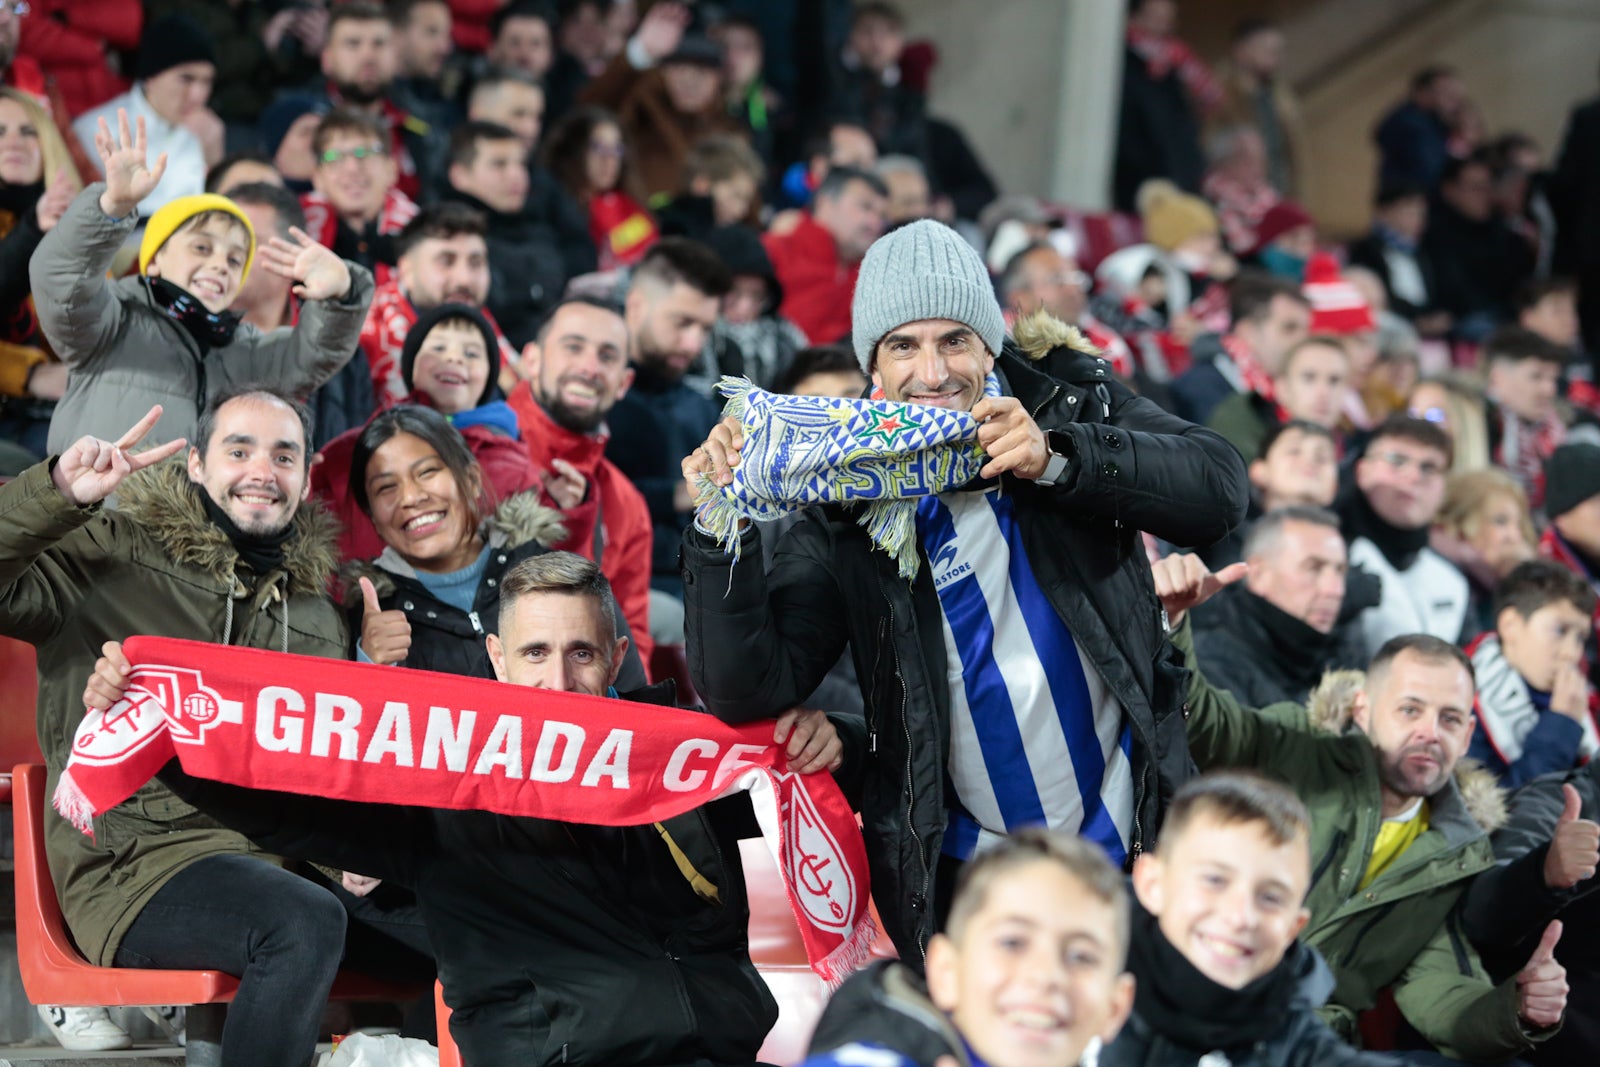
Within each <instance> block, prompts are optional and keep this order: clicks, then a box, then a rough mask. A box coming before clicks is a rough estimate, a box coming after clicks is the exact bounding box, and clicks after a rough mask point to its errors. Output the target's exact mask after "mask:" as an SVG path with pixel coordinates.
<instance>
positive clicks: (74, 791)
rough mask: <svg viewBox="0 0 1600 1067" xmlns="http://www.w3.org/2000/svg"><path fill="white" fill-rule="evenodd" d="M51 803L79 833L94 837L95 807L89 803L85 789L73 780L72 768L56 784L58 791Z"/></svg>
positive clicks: (63, 772) (62, 773) (63, 773)
mask: <svg viewBox="0 0 1600 1067" xmlns="http://www.w3.org/2000/svg"><path fill="white" fill-rule="evenodd" d="M50 803H51V804H53V805H55V809H56V811H58V812H60V813H61V816H62V818H64V819H66V820H67V821H68V822H70V823H71V824H72V825H73V826H74V827H75V828H76V829H77V830H78V832H79V833H83V834H88V835H89V836H90V837H93V836H94V805H92V804H90V803H89V798H88V797H87V796H85V795H84V792H83V789H82V788H81V787H80V786H79V785H78V783H77V782H75V781H74V780H73V778H72V770H71V769H70V768H69V769H67V770H65V771H62V772H61V780H60V781H58V782H56V791H55V793H54V794H53V795H52V796H51V798H50Z"/></svg>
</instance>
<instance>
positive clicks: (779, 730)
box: [772, 708, 844, 774]
mask: <svg viewBox="0 0 1600 1067" xmlns="http://www.w3.org/2000/svg"><path fill="white" fill-rule="evenodd" d="M772 741H773V743H774V744H778V745H783V746H784V750H783V751H784V754H785V755H786V756H788V757H789V769H790V770H791V771H794V772H795V773H796V774H815V773H816V772H817V771H836V770H838V769H839V765H840V764H841V763H843V762H844V744H843V743H842V742H841V741H840V740H839V732H838V731H837V730H836V729H835V728H834V725H833V723H831V722H829V721H828V716H827V715H825V714H823V713H822V712H820V711H813V710H811V709H810V708H790V709H789V710H788V711H786V712H784V713H783V714H782V715H780V716H778V722H777V725H776V726H775V727H774V728H773V731H772Z"/></svg>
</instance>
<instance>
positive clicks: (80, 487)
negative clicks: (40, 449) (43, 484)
mask: <svg viewBox="0 0 1600 1067" xmlns="http://www.w3.org/2000/svg"><path fill="white" fill-rule="evenodd" d="M160 419H161V405H160V404H157V405H156V406H155V407H153V408H151V409H150V413H149V414H147V415H146V416H145V417H144V418H142V419H140V420H139V421H138V422H137V423H135V424H134V426H133V429H131V430H129V431H128V432H127V433H125V434H123V435H122V437H121V438H119V439H118V440H117V441H116V442H114V443H113V442H111V441H102V440H100V438H98V437H81V438H79V439H78V441H77V443H76V444H74V445H73V446H72V447H70V448H68V449H67V450H66V451H65V452H63V453H61V459H60V460H59V461H58V462H57V463H56V466H55V470H53V471H51V472H50V480H51V481H53V482H55V483H56V488H57V489H59V490H60V491H61V495H62V496H64V497H66V498H67V500H68V501H70V502H71V503H73V504H76V505H77V506H78V507H80V508H81V507H87V506H88V505H90V504H97V503H99V502H100V501H102V500H104V499H105V498H106V497H108V496H110V495H111V494H112V492H114V491H115V490H116V488H117V486H118V485H120V484H121V483H122V479H124V478H126V477H127V476H128V475H130V474H132V473H133V472H134V471H137V470H143V469H144V468H146V467H148V466H150V465H151V464H152V463H160V462H161V461H162V460H164V459H166V458H167V457H168V456H170V455H172V454H173V453H174V452H176V451H178V449H180V448H182V447H183V446H184V445H185V444H187V443H188V442H186V441H185V440H184V439H183V438H181V437H180V438H178V439H177V440H176V441H168V442H167V443H166V444H164V445H157V446H156V447H154V448H152V449H150V450H149V451H147V452H140V453H139V454H138V455H132V454H130V453H129V452H128V449H130V448H132V447H133V446H134V445H136V444H138V443H139V442H140V441H142V440H144V435H145V434H147V433H149V432H150V428H151V427H152V426H154V425H155V424H156V423H157V422H158V421H160Z"/></svg>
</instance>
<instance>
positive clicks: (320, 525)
mask: <svg viewBox="0 0 1600 1067" xmlns="http://www.w3.org/2000/svg"><path fill="white" fill-rule="evenodd" d="M57 458H58V457H52V458H51V459H50V460H48V461H46V462H44V463H40V464H37V465H36V466H33V467H30V468H29V469H28V470H26V471H25V472H23V474H22V475H21V476H20V477H19V478H17V479H16V480H15V481H13V482H11V483H9V484H7V485H5V486H3V487H0V632H3V633H5V634H6V635H8V636H10V637H15V638H18V639H20V640H23V641H27V642H29V643H30V644H32V645H34V647H35V648H36V649H37V651H38V663H39V704H38V714H37V720H38V734H39V747H40V749H41V750H42V751H43V752H44V758H45V762H46V764H47V765H48V766H49V780H48V786H49V789H50V790H51V791H52V792H54V790H55V785H56V781H57V779H58V778H59V777H60V774H61V771H62V768H63V767H64V766H65V765H66V761H67V756H68V754H69V752H70V749H71V745H72V736H73V731H74V730H75V729H76V728H77V725H78V723H79V722H80V721H81V720H82V718H83V689H84V685H85V683H86V682H87V681H88V679H89V675H90V673H91V672H92V671H93V670H94V664H95V660H96V659H97V658H98V657H99V655H100V646H101V645H102V644H103V643H104V642H106V641H112V640H115V641H121V640H123V639H125V638H127V637H129V636H131V635H134V634H156V635H160V636H162V637H182V638H188V639H190V640H196V641H214V642H221V643H224V644H233V645H240V646H246V647H252V648H264V649H271V650H274V651H285V650H287V651H289V652H297V653H301V654H305V655H313V656H330V657H335V658H343V656H344V650H345V625H344V618H343V616H342V615H341V614H340V612H339V611H337V610H336V609H335V607H334V605H333V604H332V603H331V602H330V601H329V600H328V598H327V597H326V596H325V595H324V588H325V585H326V581H327V578H328V575H329V574H330V573H331V571H332V568H333V564H334V558H335V557H334V551H333V529H332V520H331V519H329V518H328V517H327V514H326V513H325V512H324V511H322V510H321V508H320V507H318V506H313V505H309V504H308V505H303V506H302V507H301V508H300V511H299V513H298V514H297V516H296V518H295V524H296V526H297V527H298V531H299V532H298V533H297V535H296V536H295V537H294V538H292V539H291V540H290V541H289V543H288V544H287V545H286V546H285V555H286V559H285V568H284V569H283V570H279V571H275V572H274V573H272V574H269V575H267V576H266V577H265V578H263V579H256V578H255V577H254V576H252V575H250V573H249V572H248V571H244V572H241V573H240V574H238V575H236V574H235V571H234V564H235V562H236V560H237V554H236V553H235V551H234V548H233V545H232V543H231V542H229V541H228V539H227V537H226V536H225V535H224V534H223V533H222V531H221V530H220V529H219V528H218V527H217V526H216V525H214V524H213V523H212V522H211V521H210V520H209V519H208V517H207V516H206V513H205V510H204V508H203V506H202V504H201V502H200V496H199V493H200V491H201V490H200V489H199V487H198V486H195V485H194V484H193V483H192V482H190V481H189V478H188V475H187V473H186V472H185V469H184V466H183V462H182V458H181V457H178V458H174V459H172V460H169V461H167V462H165V463H162V464H158V465H156V466H155V467H152V468H150V469H148V470H146V471H142V472H140V473H138V474H135V475H133V476H132V477H130V478H128V479H127V480H126V481H124V482H123V483H122V485H120V486H119V487H118V490H117V497H118V507H117V509H116V510H111V509H109V508H103V507H101V506H99V505H94V506H91V507H86V508H79V507H75V506H74V505H72V504H71V503H69V502H68V501H67V499H66V498H65V497H63V496H62V495H61V493H60V491H59V490H57V489H56V487H55V484H54V482H52V481H51V478H50V469H51V467H52V465H53V464H54V463H55V462H56V459H57ZM45 845H46V850H47V852H48V855H49V860H50V873H51V875H52V876H53V877H54V879H55V885H56V895H57V896H58V897H60V899H61V910H62V912H63V914H64V915H65V916H66V920H67V925H68V927H69V928H70V929H71V931H72V936H73V938H74V939H75V940H76V941H77V943H78V947H79V948H80V949H82V951H83V953H84V955H85V956H87V957H88V958H89V959H90V960H91V961H93V962H95V963H98V964H100V965H101V966H108V965H110V964H111V962H112V959H113V957H114V956H115V955H116V951H117V946H118V945H119V944H120V943H121V940H122V936H123V934H124V933H126V932H127V929H128V927H129V926H130V925H131V924H132V922H133V920H134V919H135V918H136V917H137V916H138V914H139V911H140V909H141V908H143V907H144V905H145V904H146V903H147V902H148V901H149V900H150V898H151V897H152V896H154V895H155V893H156V891H157V890H158V889H160V888H161V887H162V886H163V885H165V884H166V882H167V880H168V879H169V878H171V877H172V876H173V875H175V874H177V873H178V871H180V870H182V869H183V868H184V867H186V866H187V865H189V864H190V863H193V862H194V861H195V860H198V859H201V858H203V857H205V856H211V855H216V854H219V853H246V852H252V853H258V852H259V850H258V849H257V848H256V847H255V846H254V845H252V844H250V842H248V841H246V840H245V839H244V838H243V837H242V836H240V835H239V834H236V833H233V832H232V831H230V830H225V829H223V828H222V827H221V825H220V824H218V823H216V822H215V821H213V820H212V819H210V818H208V817H206V816H204V815H202V814H200V813H199V812H198V811H196V810H195V809H194V808H192V807H190V806H189V805H187V804H185V803H184V802H183V801H181V800H179V799H178V798H177V797H176V796H174V795H173V794H172V793H170V792H168V791H167V790H166V788H164V787H163V786H161V785H160V784H159V783H156V782H152V783H151V784H149V785H146V786H145V787H144V788H143V789H141V790H139V792H138V793H137V794H135V795H134V796H132V797H130V798H129V799H128V800H127V801H125V802H124V803H122V804H120V805H118V806H117V807H115V808H113V809H111V810H110V811H108V812H106V813H105V814H104V815H102V816H100V817H99V818H97V819H95V825H94V836H93V837H92V838H91V837H88V836H86V835H84V834H80V833H79V832H78V831H76V830H74V829H73V828H72V825H71V824H70V823H68V822H67V821H66V820H65V819H63V818H61V817H60V816H59V815H57V814H56V813H55V812H54V811H49V812H46V814H45ZM275 862H276V861H275Z"/></svg>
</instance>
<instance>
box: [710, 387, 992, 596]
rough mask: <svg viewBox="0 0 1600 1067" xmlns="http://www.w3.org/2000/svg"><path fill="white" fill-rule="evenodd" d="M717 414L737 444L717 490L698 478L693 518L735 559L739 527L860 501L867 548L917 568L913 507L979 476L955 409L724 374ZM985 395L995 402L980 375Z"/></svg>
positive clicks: (973, 426) (908, 573)
mask: <svg viewBox="0 0 1600 1067" xmlns="http://www.w3.org/2000/svg"><path fill="white" fill-rule="evenodd" d="M718 388H719V389H720V390H721V392H722V395H723V396H725V397H727V398H728V403H727V405H726V406H725V407H724V408H723V410H722V413H723V415H724V416H725V417H727V418H732V419H737V420H739V424H740V427H741V428H742V430H743V433H744V446H743V447H742V448H741V449H740V452H739V466H738V467H737V468H735V469H734V472H733V481H732V483H731V484H729V485H726V486H718V485H716V484H714V483H713V482H712V481H711V479H710V478H708V477H705V476H702V477H701V478H700V482H699V484H698V485H697V486H696V489H697V492H696V495H695V503H696V513H695V521H696V522H698V523H699V524H700V526H701V528H702V529H704V530H706V531H707V532H709V533H710V534H711V535H712V536H714V537H716V538H717V540H718V541H720V542H721V543H722V545H723V547H724V548H726V549H727V550H728V551H729V552H731V553H732V554H733V556H734V558H735V560H737V559H738V558H739V520H740V519H741V518H744V519H751V520H753V521H755V522H771V521H772V520H774V519H777V518H779V517H781V516H783V515H786V514H788V513H790V512H793V511H799V510H801V509H802V508H806V507H809V506H810V505H812V504H862V505H864V507H863V514H862V516H861V519H860V520H859V521H860V523H861V525H862V526H864V527H865V528H866V530H867V534H868V536H869V537H871V538H872V542H873V544H875V545H877V546H878V547H879V548H881V549H883V550H884V551H885V552H887V553H889V555H890V556H892V557H894V560H895V562H896V564H897V565H898V566H899V570H900V575H901V577H903V578H906V579H907V580H909V579H911V578H913V577H915V576H916V573H917V567H918V565H919V556H918V554H917V539H916V505H915V503H914V502H915V501H916V500H918V499H919V498H921V497H925V496H932V495H935V494H938V493H944V492H948V491H949V490H951V489H956V488H959V487H960V486H963V485H965V484H967V483H968V482H970V481H972V480H973V479H974V478H976V477H977V476H978V472H979V471H980V470H982V469H983V465H984V463H985V462H986V458H987V457H986V456H985V455H984V452H983V449H982V448H981V447H980V446H979V445H978V423H977V420H976V419H974V418H973V417H972V415H971V414H969V413H968V412H965V411H951V410H949V409H947V408H941V407H937V406H934V405H931V404H902V403H895V402H893V401H889V400H859V399H851V398H847V397H827V396H787V395H783V394H778V393H769V392H767V391H766V390H764V389H759V388H757V387H756V386H755V385H753V384H752V383H751V382H750V381H749V379H746V378H733V377H725V378H723V379H722V381H721V383H720V384H719V386H718ZM983 393H984V395H985V396H998V395H1000V382H999V380H998V379H997V378H996V377H995V376H994V375H993V374H991V375H989V376H988V377H987V378H986V379H985V380H984V384H983Z"/></svg>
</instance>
